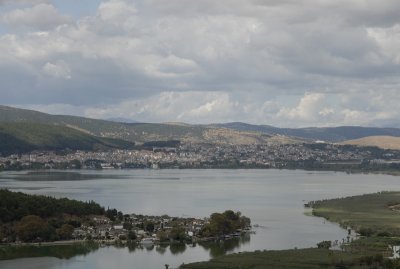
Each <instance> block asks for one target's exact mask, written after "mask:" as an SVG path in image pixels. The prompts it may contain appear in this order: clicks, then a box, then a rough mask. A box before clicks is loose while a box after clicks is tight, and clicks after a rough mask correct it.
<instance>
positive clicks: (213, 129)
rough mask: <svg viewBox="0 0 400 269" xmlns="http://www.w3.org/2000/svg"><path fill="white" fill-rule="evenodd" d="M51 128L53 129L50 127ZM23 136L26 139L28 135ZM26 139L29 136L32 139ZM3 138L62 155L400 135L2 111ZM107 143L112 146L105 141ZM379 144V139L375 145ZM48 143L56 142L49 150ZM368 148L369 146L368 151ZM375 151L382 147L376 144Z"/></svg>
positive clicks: (366, 129)
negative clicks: (156, 145) (157, 145)
mask: <svg viewBox="0 0 400 269" xmlns="http://www.w3.org/2000/svg"><path fill="white" fill-rule="evenodd" d="M49 125H50V126H51V128H49V127H48V126H49ZM24 133H25V135H23V134H24ZM26 133H29V136H27V135H26ZM0 135H1V137H2V144H1V147H5V146H6V145H7V141H10V143H13V144H15V143H17V144H18V143H20V144H21V145H23V144H24V143H26V144H28V145H31V146H29V147H28V148H32V149H37V148H41V147H40V145H42V146H43V147H44V148H46V149H52V148H55V149H56V148H57V149H58V148H60V147H62V145H64V144H63V143H64V142H65V140H67V141H69V142H68V143H66V144H67V145H71V144H76V145H81V144H79V143H76V141H79V140H82V141H86V142H85V143H84V145H83V144H82V145H81V146H82V149H99V148H124V147H132V146H133V144H134V143H139V144H140V143H143V142H146V141H160V140H180V141H183V142H191V143H215V144H259V143H266V142H276V143H303V142H315V141H326V142H331V143H337V142H344V141H347V140H354V139H359V138H364V137H368V136H389V137H400V129H399V128H375V127H356V126H342V127H328V128H316V127H310V128H297V129H295V128H277V127H273V126H269V125H252V124H246V123H241V122H232V123H224V124H210V125H190V124H180V123H126V122H117V121H115V120H113V121H108V120H98V119H90V118H84V117H76V116H68V115H50V114H46V113H42V112H37V111H32V110H26V109H19V108H13V107H8V106H0ZM43 137H47V139H43ZM56 137H57V139H56ZM5 138H7V139H9V140H6V139H5ZM104 138H107V139H108V138H111V139H113V140H105V139H104ZM376 140H379V139H375V140H374V141H376ZM46 141H52V142H49V143H50V144H48V143H47V144H46ZM60 141H64V142H60ZM73 141H75V142H73ZM386 141H387V139H386ZM396 141H397V140H396ZM71 142H72V143H71ZM127 142H129V143H127ZM35 143H36V144H35ZM367 144H368V143H364V144H363V145H367ZM32 145H33V146H32ZM35 145H36V146H35ZM374 145H377V146H379V145H378V144H377V143H375V144H374ZM69 148H71V147H69ZM75 148H76V147H75Z"/></svg>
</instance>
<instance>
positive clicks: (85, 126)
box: [0, 106, 270, 144]
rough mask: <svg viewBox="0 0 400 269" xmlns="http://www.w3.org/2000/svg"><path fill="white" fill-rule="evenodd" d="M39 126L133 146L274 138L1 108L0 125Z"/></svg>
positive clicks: (195, 127)
mask: <svg viewBox="0 0 400 269" xmlns="http://www.w3.org/2000/svg"><path fill="white" fill-rule="evenodd" d="M9 122H12V123H16V122H17V123H39V124H49V125H57V126H66V127H69V128H73V129H76V130H79V131H81V132H86V133H88V134H91V135H95V136H99V137H108V138H116V139H123V140H126V141H131V142H138V143H144V142H148V141H160V140H163V141H167V140H180V141H184V142H193V143H216V144H243V143H244V144H246V143H247V144H255V143H265V142H266V141H267V139H268V138H269V137H270V136H268V135H265V134H261V133H259V132H242V131H235V130H230V129H227V128H215V127H211V126H202V125H189V124H177V123H164V124H162V123H121V122H114V121H106V120H98V119H90V118H84V117H76V116H64V115H50V114H46V113H41V112H37V111H32V110H26V109H18V108H13V107H8V106H0V123H9Z"/></svg>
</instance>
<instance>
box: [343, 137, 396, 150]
mask: <svg viewBox="0 0 400 269" xmlns="http://www.w3.org/2000/svg"><path fill="white" fill-rule="evenodd" d="M341 144H343V145H357V146H362V147H367V146H374V147H378V148H383V149H395V150H400V137H394V136H368V137H363V138H360V139H355V140H347V141H344V142H342V143H341Z"/></svg>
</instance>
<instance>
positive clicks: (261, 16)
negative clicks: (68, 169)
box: [0, 0, 400, 127]
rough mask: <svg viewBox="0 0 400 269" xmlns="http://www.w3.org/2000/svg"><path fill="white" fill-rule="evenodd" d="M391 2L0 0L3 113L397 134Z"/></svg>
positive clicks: (398, 8)
mask: <svg viewBox="0 0 400 269" xmlns="http://www.w3.org/2000/svg"><path fill="white" fill-rule="evenodd" d="M399 14H400V2H399V1H398V0H385V1H381V0H335V1H332V0H218V1H215V0H168V1H165V0H136V1H129V0H85V1H79V0H68V1H65V0H54V1H51V0H48V1H46V0H0V51H1V53H0V94H1V104H6V105H12V106H18V107H24V108H31V109H36V110H40V111H44V112H49V113H55V114H74V115H81V116H87V117H94V118H115V117H120V118H127V119H135V120H137V121H144V122H166V121H179V122H188V123H210V122H230V121H244V122H249V123H256V124H271V125H276V126H286V127H301V126H337V125H364V126H392V127H400V87H399V86H400V16H399Z"/></svg>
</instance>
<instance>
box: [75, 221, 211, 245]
mask: <svg viewBox="0 0 400 269" xmlns="http://www.w3.org/2000/svg"><path fill="white" fill-rule="evenodd" d="M90 219H91V220H90V221H89V222H87V223H86V224H82V225H81V227H79V228H75V229H74V231H73V234H72V237H73V239H75V240H95V241H101V242H115V241H125V240H131V241H136V242H141V243H154V242H160V241H165V240H169V241H171V240H172V239H170V238H168V237H166V235H168V234H169V233H170V232H171V230H172V229H174V228H175V229H176V228H178V229H180V231H182V232H184V235H185V238H186V239H188V240H192V241H195V240H197V236H198V235H199V232H200V231H201V229H202V228H203V226H204V225H205V224H207V223H208V219H207V218H204V219H196V218H175V217H169V216H166V215H164V216H143V215H135V214H131V215H125V216H124V219H123V221H122V222H120V223H117V224H116V222H113V221H111V220H110V219H109V218H108V217H106V216H92V217H91V218H90Z"/></svg>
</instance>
